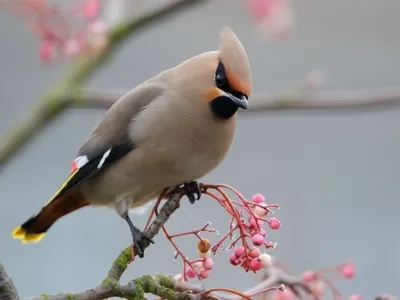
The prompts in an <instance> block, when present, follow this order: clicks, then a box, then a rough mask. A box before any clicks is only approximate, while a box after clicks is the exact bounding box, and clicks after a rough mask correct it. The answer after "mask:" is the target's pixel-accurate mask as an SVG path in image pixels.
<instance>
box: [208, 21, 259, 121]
mask: <svg viewBox="0 0 400 300" xmlns="http://www.w3.org/2000/svg"><path fill="white" fill-rule="evenodd" d="M251 81H252V79H251V69H250V63H249V60H248V58H247V54H246V51H245V50H244V48H243V46H242V44H241V42H240V41H239V39H238V38H237V36H236V34H235V33H234V32H233V30H232V29H231V28H229V27H224V28H223V29H222V30H221V32H220V45H219V50H218V51H217V62H216V67H215V70H214V74H213V86H212V88H211V89H210V91H209V92H208V97H207V98H208V101H209V104H210V106H211V109H212V111H213V112H214V114H215V115H216V116H217V117H219V118H222V119H229V118H231V117H232V116H233V115H235V114H236V112H237V111H238V109H239V108H242V109H247V108H248V106H249V103H248V98H249V96H250V94H251V85H252V82H251Z"/></svg>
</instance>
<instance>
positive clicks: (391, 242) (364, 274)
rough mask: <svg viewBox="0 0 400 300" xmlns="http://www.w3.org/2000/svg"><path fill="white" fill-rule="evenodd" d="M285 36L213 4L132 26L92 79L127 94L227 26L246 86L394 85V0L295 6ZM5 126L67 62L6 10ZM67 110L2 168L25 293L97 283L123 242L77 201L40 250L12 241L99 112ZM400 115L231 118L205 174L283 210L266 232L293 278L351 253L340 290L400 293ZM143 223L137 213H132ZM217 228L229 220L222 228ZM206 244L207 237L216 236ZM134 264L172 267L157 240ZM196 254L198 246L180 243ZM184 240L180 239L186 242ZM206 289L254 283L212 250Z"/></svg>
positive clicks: (1, 232)
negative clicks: (322, 77) (219, 157)
mask: <svg viewBox="0 0 400 300" xmlns="http://www.w3.org/2000/svg"><path fill="white" fill-rule="evenodd" d="M294 2H295V3H294V5H295V12H296V19H297V27H296V31H295V34H294V38H293V39H292V40H291V41H290V42H287V43H284V44H274V43H271V42H269V41H268V40H267V39H262V38H260V35H259V34H258V33H257V31H256V30H255V27H254V23H253V21H252V20H251V17H250V16H249V15H248V14H247V13H246V12H245V11H244V8H243V3H244V1H239V0H237V1H233V0H229V1H228V0H225V1H212V2H208V4H207V5H203V6H198V7H196V8H195V9H192V10H190V11H188V12H187V13H185V14H179V15H177V16H175V17H173V18H170V19H168V20H166V21H165V23H163V24H162V26H158V25H155V26H154V27H152V28H150V29H149V30H144V31H141V32H140V33H138V34H136V35H135V36H134V38H133V39H131V40H130V41H129V42H128V43H126V45H125V46H124V47H123V48H121V50H120V51H118V53H117V55H116V56H115V58H114V60H113V61H112V62H111V63H110V64H108V65H107V66H106V67H105V68H104V69H102V71H101V72H99V73H98V74H97V75H96V76H95V77H94V78H93V79H92V80H91V81H90V82H89V85H90V86H91V87H97V88H108V89H114V90H123V91H126V90H128V89H130V88H132V87H133V86H135V85H137V84H138V83H140V82H141V81H143V80H145V79H146V78H148V77H150V76H152V75H154V74H156V73H158V72H159V71H161V70H163V69H165V68H168V67H171V66H173V65H175V64H177V63H179V62H180V61H182V60H183V59H186V58H188V57H190V56H193V55H196V54H198V53H200V52H203V51H209V50H213V49H215V48H216V46H217V41H218V35H217V33H218V30H219V29H220V28H221V26H222V25H225V24H227V25H230V26H231V27H232V28H233V29H234V30H235V31H236V33H237V34H238V36H239V38H240V39H241V41H242V43H243V44H244V46H245V48H246V49H247V51H248V55H249V58H250V60H251V63H252V70H253V77H254V92H255V93H257V94H258V93H265V94H268V93H272V92H277V91H280V90H284V89H287V88H290V87H294V86H297V85H298V84H301V83H302V81H303V80H304V78H305V76H306V75H307V74H308V73H309V72H310V71H311V70H313V69H321V70H324V71H325V72H326V73H327V74H328V84H327V88H328V89H332V90H336V89H350V88H352V89H361V88H373V87H386V86H393V85H396V84H398V78H399V76H400V61H399V59H398V57H399V54H398V53H399V51H400V42H399V39H398V26H399V24H400V21H399V18H398V12H399V10H400V2H399V1H397V0H352V1H348V0H335V1H321V0H301V1H294ZM0 36H1V42H0V61H1V62H0V65H1V72H0V99H1V102H0V131H1V132H4V131H5V130H6V129H7V127H8V126H10V125H11V124H13V123H14V122H15V121H16V120H17V119H18V118H23V116H24V113H25V112H26V111H27V110H28V108H29V106H30V105H32V104H34V103H35V101H36V100H37V99H38V98H39V97H40V95H41V94H42V93H43V92H44V91H45V90H46V88H47V87H48V86H49V85H50V84H51V83H52V82H53V81H54V79H55V78H57V77H58V76H59V75H60V74H61V73H62V72H63V70H64V67H65V66H63V65H62V64H56V65H53V66H50V67H43V66H42V65H41V63H40V61H39V59H38V56H37V51H36V48H35V47H37V44H36V43H35V40H34V38H33V37H32V35H31V34H30V32H29V31H28V29H27V28H26V27H25V25H24V24H23V23H21V22H19V21H18V20H17V19H16V18H15V17H13V16H10V15H8V14H7V13H4V12H2V13H1V14H0ZM102 114H103V111H99V110H84V111H79V110H71V111H68V112H66V113H64V114H63V115H62V116H61V117H60V118H58V119H57V120H56V121H55V122H54V123H53V124H52V125H51V126H49V127H47V129H46V130H44V131H43V132H42V133H41V134H40V135H39V136H38V137H37V138H36V139H35V140H34V141H33V142H32V143H30V144H29V146H28V147H26V148H25V149H24V150H23V151H22V152H21V153H20V155H18V156H17V157H16V159H15V160H14V161H13V162H12V163H11V164H10V165H8V167H7V169H6V170H5V172H3V173H2V174H1V175H0V179H1V181H0V199H1V209H0V245H1V247H0V259H1V260H2V262H3V263H4V265H5V267H6V269H7V270H8V272H9V274H10V275H11V276H12V277H13V278H14V282H15V284H16V285H17V287H18V288H19V292H20V294H21V296H33V295H38V294H40V293H43V292H46V293H57V292H77V291H81V290H84V289H87V288H90V287H93V286H95V285H97V284H98V283H99V282H101V280H102V279H103V278H104V277H105V275H106V273H107V270H108V268H109V267H110V265H111V262H112V261H113V259H114V258H115V257H116V255H117V254H118V253H119V251H120V250H121V249H122V248H123V247H125V246H126V245H127V244H128V243H129V242H130V239H129V233H128V231H127V230H128V229H127V227H126V224H125V223H124V222H123V221H122V220H121V219H120V218H119V217H118V216H117V215H116V214H115V213H114V212H113V211H111V210H108V209H105V208H104V209H101V208H98V209H90V208H85V209H82V210H80V211H79V212H76V213H73V214H71V215H69V216H67V217H65V218H64V219H62V220H61V221H59V222H58V223H57V225H56V226H54V227H53V228H52V230H51V231H50V232H49V233H48V235H47V236H46V238H45V239H44V240H43V241H42V242H41V243H39V244H29V245H25V246H23V245H21V244H20V243H19V242H18V241H16V240H13V239H12V238H11V235H10V233H11V231H12V229H13V228H14V227H15V226H16V225H18V224H20V222H22V221H24V220H25V219H26V218H27V217H29V216H31V214H33V213H34V212H36V210H37V209H39V208H40V207H41V206H42V205H43V204H44V203H45V202H46V201H47V199H48V198H49V196H51V195H52V194H53V192H54V191H55V190H56V189H57V188H58V187H59V185H60V184H61V183H62V182H63V180H64V179H65V178H66V176H67V173H68V172H69V164H70V162H71V161H72V159H73V158H74V156H75V153H76V150H77V149H78V147H79V146H80V144H81V143H82V141H83V140H84V138H85V137H86V135H87V134H88V133H89V131H90V130H91V129H92V127H93V126H94V125H95V124H96V122H97V121H98V120H99V118H100V117H101V116H102ZM399 116H400V110H399V109H392V110H385V111H382V110H376V111H368V112H366V111H360V112H316V111H309V112H307V111H303V112H269V113H256V114H242V115H240V116H239V122H238V129H237V135H236V137H235V140H234V144H233V146H232V148H231V151H230V153H229V155H228V157H227V158H226V159H225V161H224V162H223V164H222V165H221V166H220V167H219V168H218V169H217V170H215V171H214V172H212V173H211V174H209V176H207V177H206V178H204V180H203V181H206V182H224V183H228V184H230V185H233V186H235V187H236V188H238V189H239V190H240V191H241V192H243V193H244V195H246V196H248V197H250V196H251V195H253V194H254V193H256V192H262V193H264V194H265V195H266V197H267V201H269V202H276V203H279V204H280V205H281V207H282V209H281V210H280V211H278V212H277V215H276V216H277V217H278V218H279V219H280V220H281V222H282V228H281V229H280V230H279V231H278V232H274V233H273V234H271V236H270V238H271V239H273V240H274V241H276V242H278V248H277V249H275V250H273V251H271V252H270V253H271V254H273V255H276V256H278V257H279V259H280V260H281V261H282V262H283V263H285V264H286V265H289V266H290V267H291V269H292V270H293V271H294V272H301V271H302V270H304V269H308V268H320V267H325V266H330V265H335V264H338V263H341V262H343V261H345V260H353V259H354V260H355V261H356V267H357V276H356V277H355V279H354V280H353V281H352V282H345V281H342V283H341V284H339V287H340V288H341V289H342V291H343V292H344V294H345V296H349V295H351V294H352V293H353V292H355V293H361V294H362V295H364V296H365V299H371V298H372V297H373V296H374V295H377V294H378V293H380V292H390V293H393V294H400V286H399V285H398V278H399V276H400V262H399V261H398V257H397V255H398V254H396V253H398V247H399V241H398V238H397V234H398V230H397V228H398V226H399V224H400V223H399V219H398V211H399V209H400V204H399V203H400V202H399V201H398V198H399V196H400V186H399V185H398V178H399V175H400V168H399V167H400V163H399V159H398V154H399V153H400V140H399V139H398V129H397V127H398V126H399V124H400V121H399ZM134 218H135V220H134V222H135V224H144V222H145V216H140V217H139V216H135V217H134ZM209 220H211V221H212V222H213V226H214V227H218V228H219V229H220V230H221V231H223V230H225V229H226V226H227V222H226V219H225V216H224V215H223V214H222V210H221V209H220V208H219V207H218V206H217V205H216V204H215V203H214V202H213V201H212V200H211V199H209V198H207V197H204V198H203V199H202V201H200V202H199V203H196V206H195V207H194V206H191V205H189V204H188V203H185V204H183V205H182V207H181V209H180V210H179V212H178V213H176V215H174V216H173V218H171V220H170V221H169V222H168V229H170V231H171V232H177V231H179V230H181V228H182V227H185V228H188V229H189V228H193V229H195V228H198V227H200V226H202V225H203V224H204V223H205V222H206V221H209ZM224 226H225V227H224ZM213 239H214V240H215V237H213ZM155 241H156V245H155V246H153V247H151V248H150V249H148V250H146V251H147V259H146V260H140V259H138V260H137V261H136V262H135V264H134V265H131V266H130V267H129V270H128V271H127V272H126V273H125V275H124V277H123V280H127V279H129V278H134V277H135V276H138V275H140V274H154V273H156V272H166V273H169V274H174V273H176V272H179V271H180V267H181V264H180V262H177V261H174V260H173V249H172V247H170V245H168V244H167V242H166V241H165V239H164V237H163V236H162V235H159V236H158V237H157V238H156V240H155ZM187 241H188V244H187V246H184V247H183V249H185V250H186V253H187V254H188V255H192V257H194V256H195V255H196V252H195V242H194V240H193V239H189V240H187ZM185 242H186V240H181V244H182V243H185ZM216 260H217V264H216V268H215V270H214V271H213V272H212V275H211V276H210V279H209V280H208V281H206V282H205V284H206V285H207V286H208V287H215V286H220V287H221V286H222V287H227V286H230V287H236V288H239V289H245V288H246V287H249V286H250V285H252V284H253V283H255V282H256V281H257V280H258V279H257V277H256V276H253V275H250V274H246V275H245V274H243V273H242V271H241V270H239V269H237V268H233V267H232V266H230V264H229V263H228V261H227V260H228V254H224V253H221V254H220V255H219V256H218V257H217V259H216Z"/></svg>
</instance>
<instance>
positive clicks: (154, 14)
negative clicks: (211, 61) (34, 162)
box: [0, 0, 206, 171]
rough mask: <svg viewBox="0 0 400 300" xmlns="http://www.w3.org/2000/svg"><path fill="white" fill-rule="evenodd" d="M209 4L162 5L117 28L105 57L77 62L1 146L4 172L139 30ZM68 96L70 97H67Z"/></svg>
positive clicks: (183, 0) (193, 0)
mask: <svg viewBox="0 0 400 300" xmlns="http://www.w3.org/2000/svg"><path fill="white" fill-rule="evenodd" d="M205 1H206V0H174V1H172V2H167V3H165V4H163V5H158V6H156V7H155V8H154V9H152V10H151V11H149V12H147V13H145V14H143V15H142V16H140V17H137V18H134V19H133V20H131V22H128V23H126V24H119V25H116V26H114V27H113V28H112V29H111V30H110V32H109V45H108V47H107V48H106V49H105V50H104V51H103V52H101V53H99V54H97V55H93V56H85V57H81V58H78V59H76V60H75V61H74V62H73V65H72V68H71V69H70V71H69V72H67V74H66V75H65V77H64V78H62V79H60V80H59V81H58V82H57V83H56V84H55V85H54V86H53V87H52V88H51V89H50V90H49V91H48V92H47V93H45V95H44V96H43V97H42V100H41V101H39V103H37V105H36V106H34V107H33V108H32V110H31V111H30V113H29V114H28V115H27V116H26V117H25V118H24V120H22V121H20V122H19V123H17V124H15V125H14V126H13V127H12V128H11V129H10V130H9V131H8V132H7V133H6V134H5V135H4V136H2V137H1V141H2V142H1V143H0V171H1V170H2V169H3V168H4V166H5V164H6V163H7V162H9V160H10V159H11V158H12V157H13V156H14V155H16V154H17V152H18V150H20V149H21V148H22V146H24V145H25V144H26V143H27V142H28V141H29V140H30V139H31V138H32V137H34V136H35V135H36V134H38V133H39V132H40V130H41V129H43V128H44V126H45V125H47V124H48V123H49V122H50V121H51V120H53V119H54V118H55V117H57V116H58V115H59V114H60V113H61V112H63V111H64V109H65V108H66V107H67V106H66V102H65V98H68V99H71V100H73V101H71V103H69V104H72V103H75V102H76V103H79V102H80V101H81V99H82V97H81V94H80V92H81V87H82V85H83V84H84V83H85V81H86V80H87V79H88V78H89V77H90V76H91V75H93V73H94V72H95V71H97V70H98V69H99V68H100V67H102V66H103V65H104V63H105V62H107V61H108V60H109V58H111V56H112V54H113V52H114V51H115V50H116V49H117V48H118V46H120V45H121V44H122V42H123V41H125V40H126V39H127V38H128V37H130V36H131V35H132V34H133V33H135V32H137V31H138V30H140V29H142V28H144V27H146V26H149V25H152V24H153V23H155V22H159V21H160V20H162V19H163V18H164V17H169V16H171V15H172V14H173V13H176V12H180V11H182V10H183V9H185V8H188V7H191V6H193V5H195V4H199V3H203V2H205ZM67 95H68V96H67Z"/></svg>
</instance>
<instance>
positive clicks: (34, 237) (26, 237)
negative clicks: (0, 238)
mask: <svg viewBox="0 0 400 300" xmlns="http://www.w3.org/2000/svg"><path fill="white" fill-rule="evenodd" d="M45 235H46V233H44V232H43V233H27V232H26V230H25V229H23V228H22V227H21V226H19V227H17V228H15V229H14V230H13V232H12V236H13V238H15V239H21V240H22V244H26V243H29V242H34V243H37V242H39V241H40V240H41V239H42V238H43V237H44V236H45Z"/></svg>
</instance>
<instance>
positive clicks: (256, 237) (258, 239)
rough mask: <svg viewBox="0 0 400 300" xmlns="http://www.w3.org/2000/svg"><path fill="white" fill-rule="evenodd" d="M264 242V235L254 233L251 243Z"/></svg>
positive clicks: (258, 243) (257, 244)
mask: <svg viewBox="0 0 400 300" xmlns="http://www.w3.org/2000/svg"><path fill="white" fill-rule="evenodd" d="M263 243H264V237H263V236H262V235H261V234H259V233H256V234H255V235H253V244H254V245H255V246H261V245H262V244H263Z"/></svg>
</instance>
